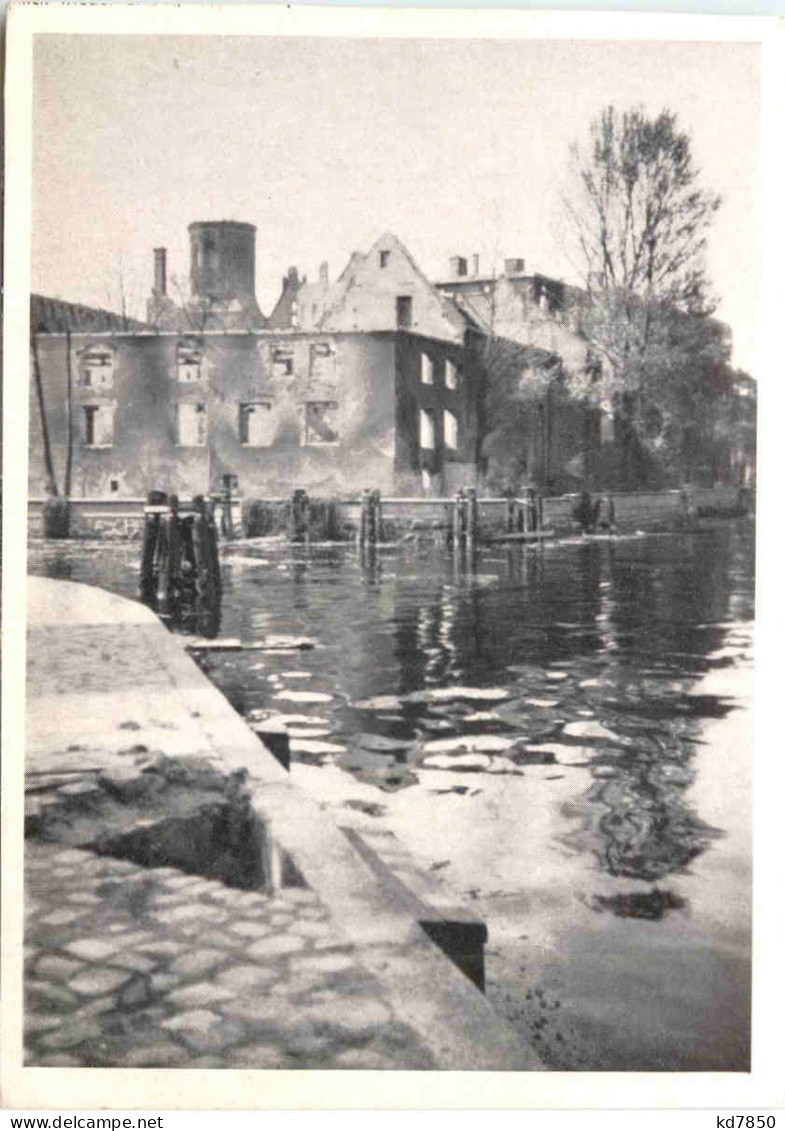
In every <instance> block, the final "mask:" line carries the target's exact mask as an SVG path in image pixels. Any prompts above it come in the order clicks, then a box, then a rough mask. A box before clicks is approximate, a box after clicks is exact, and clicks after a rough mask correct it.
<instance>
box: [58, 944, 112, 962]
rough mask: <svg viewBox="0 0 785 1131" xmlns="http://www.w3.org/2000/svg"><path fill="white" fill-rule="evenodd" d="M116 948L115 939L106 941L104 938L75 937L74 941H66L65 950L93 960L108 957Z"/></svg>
mask: <svg viewBox="0 0 785 1131" xmlns="http://www.w3.org/2000/svg"><path fill="white" fill-rule="evenodd" d="M118 948H119V943H118V941H117V939H114V940H113V941H112V942H108V941H107V940H106V939H77V940H76V941H75V942H71V943H68V945H67V947H66V950H68V951H70V953H71V954H76V955H77V956H78V957H79V958H86V959H87V960H88V961H94V960H100V959H101V958H108V957H109V955H110V954H114V953H115V951H116V950H118Z"/></svg>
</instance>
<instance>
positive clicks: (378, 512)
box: [372, 491, 384, 543]
mask: <svg viewBox="0 0 785 1131" xmlns="http://www.w3.org/2000/svg"><path fill="white" fill-rule="evenodd" d="M372 498H373V529H374V536H373V540H374V542H377V543H378V542H383V541H384V521H383V519H382V493H381V491H374V492H373V495H372Z"/></svg>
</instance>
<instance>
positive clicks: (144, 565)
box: [139, 491, 166, 605]
mask: <svg viewBox="0 0 785 1131" xmlns="http://www.w3.org/2000/svg"><path fill="white" fill-rule="evenodd" d="M165 503H166V492H165V491H148V493H147V506H148V507H160V506H162V505H164V504H165ZM160 526H161V516H160V514H158V513H155V512H150V513H148V512H147V511H146V512H145V516H144V533H143V535H142V559H141V563H140V567H139V597H140V599H141V600H142V601H144V602H145V604H148V605H149V604H152V603H154V601H155V595H156V581H157V579H156V571H155V551H156V545H157V543H158V532H159V529H160Z"/></svg>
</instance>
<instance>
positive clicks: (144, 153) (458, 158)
mask: <svg viewBox="0 0 785 1131" xmlns="http://www.w3.org/2000/svg"><path fill="white" fill-rule="evenodd" d="M759 58H760V57H759V48H758V47H757V46H755V45H734V44H722V43H715V44H712V43H695V44H677V43H649V44H630V43H618V44H616V43H612V44H607V43H576V42H554V41H549V42H538V41H532V40H528V41H527V40H518V41H510V40H467V41H460V40H450V41H447V40H422V41H417V40H361V39H344V40H337V39H333V40H330V39H306V38H296V39H278V38H276V39H273V38H264V37H248V38H246V37H243V38H227V37H214V38H209V37H181V36H177V37H174V36H158V37H151V36H109V35H103V36H98V35H95V36H93V35H68V36H63V35H43V36H38V37H37V38H36V50H35V84H34V169H33V175H34V200H33V263H32V276H33V287H34V289H35V290H37V291H39V292H40V293H43V294H48V295H56V296H59V297H61V298H67V299H71V300H73V301H79V302H86V303H91V304H95V305H101V306H107V305H109V306H112V307H114V308H116V307H117V305H118V302H119V297H118V278H119V269H118V264H119V263H122V271H123V276H124V279H125V286H126V291H127V292H128V293H129V295H130V297H131V299H132V301H133V304H134V305H135V307H136V308H137V311H138V313H139V314H142V312H143V303H144V299H145V298H146V296H147V293H148V291H149V288H150V285H151V282H152V248H153V247H155V246H165V247H167V248H168V249H169V261H170V272H172V273H175V274H179V275H181V276H183V277H185V276H187V272H188V257H187V231H186V229H187V226H188V224H189V223H190V222H191V221H192V220H208V219H233V220H245V221H249V222H251V223H253V224H256V226H257V229H258V231H257V243H256V255H257V295H258V299H259V302H260V305H261V307H262V309H263V310H264V311H265V313H269V311H270V309H271V307H272V304H273V303H274V301H275V299H276V297H277V294H278V291H279V289H280V281H281V275H283V274H284V273H285V271H286V269H287V268H288V267H289V266H290V265H297V266H298V267H299V268H300V271H301V272H305V273H307V275H308V276H309V278H315V277H316V275H317V271H318V265H319V263H320V262H321V261H322V260H328V261H329V264H330V272H331V276H332V277H335V275H337V274H338V272H339V271H340V270H341V269H342V268H343V267H344V265H345V263H346V260H347V259H348V257H349V255H350V253H351V252H352V251H353V250H354V249H359V250H366V249H367V248H368V247H369V246H370V244H371V243H372V242H373V241H374V240H375V239H376V237H377V236H378V235H380V234H381V233H382V232H384V231H393V232H395V233H396V234H397V235H398V236H400V238H401V239H402V240H403V241H404V243H405V244H406V245H407V246H408V248H409V250H410V251H411V252H412V254H413V255H414V257H415V259H416V260H417V262H418V263H419V264H420V266H421V267H422V268H423V270H424V271H425V272H426V274H427V275H429V276H430V277H431V278H433V279H441V278H444V277H446V274H447V260H448V257H449V256H450V255H453V254H464V255H470V254H472V253H474V252H478V253H479V254H480V256H481V263H482V264H483V265H484V266H486V267H490V265H491V261H492V259H493V257H494V256H496V257H503V256H521V257H523V258H525V260H526V266H527V270H536V271H542V272H544V273H545V274H550V275H553V276H556V277H563V278H565V279H571V278H574V275H575V273H574V270H573V268H572V266H571V264H570V262H569V260H568V259H567V257H566V255H565V249H564V247H563V246H562V242H561V240H560V238H559V233H558V226H557V225H556V224H555V222H554V221H555V208H556V203H557V197H558V191H559V187H560V184H561V183H562V182H563V179H564V176H565V173H566V168H567V162H568V150H569V146H570V143H571V142H572V141H573V140H575V139H580V138H583V137H585V135H586V133H587V130H588V126H589V123H590V121H591V119H592V118H593V117H595V116H596V115H597V114H598V113H599V111H600V110H601V109H602V107H603V106H604V105H606V104H607V103H609V102H613V103H615V104H616V105H617V106H619V107H621V108H624V107H628V106H631V105H639V104H641V105H643V106H644V107H645V109H646V110H647V111H649V112H650V113H657V112H658V111H659V110H661V109H663V108H665V107H668V108H670V109H672V110H674V111H675V112H676V113H677V115H678V117H679V120H680V122H681V124H682V125H683V126H684V127H685V128H686V129H687V130H688V132H689V133H690V135H691V137H692V140H693V151H694V154H695V157H696V160H697V164H698V166H699V168H700V169H701V174H702V181H703V183H704V184H705V186H706V187H710V188H712V189H714V190H716V191H719V192H720V193H721V194H722V196H723V198H724V205H723V207H722V209H721V211H720V213H719V214H718V218H717V220H716V224H715V227H714V229H713V233H712V237H711V242H710V249H709V274H710V277H711V279H712V282H713V284H714V287H715V289H716V290H717V292H718V293H719V294H720V295H721V296H722V302H721V305H720V307H719V310H718V316H719V317H721V318H723V319H724V320H725V321H727V322H728V323H729V324H730V326H731V328H732V330H733V334H734V341H735V353H734V360H735V363H736V364H737V365H740V366H742V367H744V368H746V369H748V370H749V371H750V372H751V373H752V374H753V375H754V376H760V374H759V373H758V367H757V349H756V346H757V336H758V333H757V322H758V304H759V300H760V292H759V274H760V270H759V257H760V231H759V225H760V150H759V94H760V92H759Z"/></svg>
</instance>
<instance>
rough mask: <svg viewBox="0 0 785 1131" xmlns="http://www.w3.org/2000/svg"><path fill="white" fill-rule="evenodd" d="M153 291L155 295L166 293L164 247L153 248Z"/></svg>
mask: <svg viewBox="0 0 785 1131" xmlns="http://www.w3.org/2000/svg"><path fill="white" fill-rule="evenodd" d="M153 291H154V292H155V294H157V295H161V296H163V295H165V294H166V248H165V247H154V248H153Z"/></svg>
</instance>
